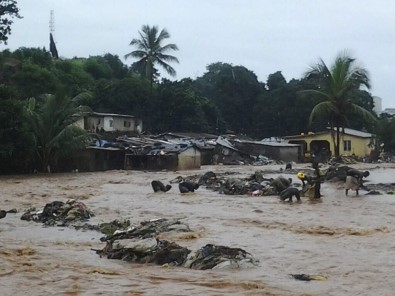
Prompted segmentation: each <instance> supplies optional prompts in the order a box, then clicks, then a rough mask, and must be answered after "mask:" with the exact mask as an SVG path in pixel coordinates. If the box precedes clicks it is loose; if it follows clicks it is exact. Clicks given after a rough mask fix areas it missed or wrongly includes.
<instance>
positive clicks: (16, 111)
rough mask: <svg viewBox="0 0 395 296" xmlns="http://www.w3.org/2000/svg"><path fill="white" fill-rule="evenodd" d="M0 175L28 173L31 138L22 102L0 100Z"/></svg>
mask: <svg viewBox="0 0 395 296" xmlns="http://www.w3.org/2000/svg"><path fill="white" fill-rule="evenodd" d="M0 122H1V126H0V139H1V141H0V163H1V166H0V173H20V172H24V173H27V172H29V165H30V162H31V159H32V156H33V149H32V147H33V137H32V134H31V133H30V132H29V125H28V123H27V114H26V110H25V108H24V105H23V102H22V101H20V100H14V99H5V100H4V99H2V98H0Z"/></svg>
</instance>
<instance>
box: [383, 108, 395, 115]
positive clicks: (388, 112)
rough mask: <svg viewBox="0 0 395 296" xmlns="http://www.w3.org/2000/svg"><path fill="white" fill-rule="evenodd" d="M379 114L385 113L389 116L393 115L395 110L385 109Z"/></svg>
mask: <svg viewBox="0 0 395 296" xmlns="http://www.w3.org/2000/svg"><path fill="white" fill-rule="evenodd" d="M381 113H387V114H389V115H395V108H385V109H384V110H383V111H382V112H381Z"/></svg>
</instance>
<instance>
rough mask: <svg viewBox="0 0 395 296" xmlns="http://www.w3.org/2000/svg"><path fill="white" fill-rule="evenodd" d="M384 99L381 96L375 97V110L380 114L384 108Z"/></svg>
mask: <svg viewBox="0 0 395 296" xmlns="http://www.w3.org/2000/svg"><path fill="white" fill-rule="evenodd" d="M382 101H383V100H382V99H381V98H380V97H377V96H374V97H373V103H374V107H373V111H374V112H376V114H377V115H379V114H380V113H381V112H382V110H383V106H382Z"/></svg>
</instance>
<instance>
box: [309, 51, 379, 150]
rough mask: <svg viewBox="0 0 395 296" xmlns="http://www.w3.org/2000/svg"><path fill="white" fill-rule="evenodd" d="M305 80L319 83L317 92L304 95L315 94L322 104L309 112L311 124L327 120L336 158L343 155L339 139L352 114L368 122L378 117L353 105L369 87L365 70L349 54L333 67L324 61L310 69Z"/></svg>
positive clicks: (339, 58) (337, 58)
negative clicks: (315, 121)
mask: <svg viewBox="0 0 395 296" xmlns="http://www.w3.org/2000/svg"><path fill="white" fill-rule="evenodd" d="M305 78H308V79H309V78H313V79H316V81H317V82H318V89H315V90H305V91H303V93H304V94H308V95H312V96H314V97H315V98H317V99H321V100H322V101H321V102H320V103H318V104H317V105H315V106H314V108H313V110H312V111H311V113H310V118H309V123H310V125H311V124H312V123H313V122H314V120H315V119H317V118H320V117H323V118H327V119H328V122H329V124H330V128H331V131H332V140H333V145H334V149H335V156H339V155H340V136H341V133H344V128H345V127H346V126H347V125H348V117H349V116H350V115H351V114H355V115H359V116H360V117H361V118H362V119H363V120H365V121H375V120H376V119H375V117H374V116H373V115H372V114H371V113H370V112H369V111H367V110H366V109H364V108H363V107H361V106H359V105H357V104H355V103H354V100H353V98H355V97H356V96H357V95H358V92H359V91H360V88H361V87H363V86H365V87H366V88H367V89H369V88H370V83H369V76H368V72H367V70H366V69H364V68H361V67H357V66H356V65H355V59H354V58H351V57H350V56H349V55H348V54H347V52H344V53H340V54H339V55H338V56H337V57H336V59H335V62H334V64H333V65H332V67H331V68H328V67H327V66H326V64H325V63H324V61H323V60H322V59H320V62H319V63H318V64H316V65H314V66H312V67H311V68H310V70H308V71H307V72H306V73H305Z"/></svg>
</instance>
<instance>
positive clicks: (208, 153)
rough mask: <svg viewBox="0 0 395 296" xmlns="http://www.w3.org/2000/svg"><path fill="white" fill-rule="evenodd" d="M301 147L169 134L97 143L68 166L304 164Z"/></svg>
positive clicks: (176, 167) (168, 167)
mask: <svg viewBox="0 0 395 296" xmlns="http://www.w3.org/2000/svg"><path fill="white" fill-rule="evenodd" d="M300 154H301V147H300V145H297V144H287V143H284V142H281V141H268V140H262V141H254V140H252V139H249V138H246V137H241V136H233V135H225V136H217V135H211V134H199V133H165V134H160V135H151V136H143V135H140V136H135V137H128V136H126V135H124V136H120V137H117V138H115V139H114V140H113V141H104V140H97V141H96V142H95V143H93V144H92V145H91V146H89V147H87V149H85V150H84V151H81V153H79V154H78V155H76V156H75V157H74V159H73V160H68V161H67V162H66V163H65V164H64V165H66V166H70V167H69V168H68V169H69V170H73V169H78V170H79V171H101V170H111V169H132V170H149V171H158V170H172V171H178V170H191V169H200V167H201V166H202V165H216V164H223V165H230V164H240V165H242V164H250V165H266V164H270V163H285V162H291V161H295V162H298V161H300Z"/></svg>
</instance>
